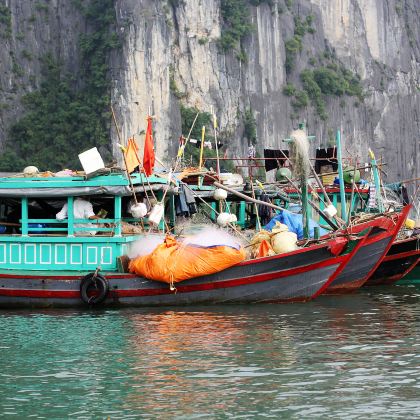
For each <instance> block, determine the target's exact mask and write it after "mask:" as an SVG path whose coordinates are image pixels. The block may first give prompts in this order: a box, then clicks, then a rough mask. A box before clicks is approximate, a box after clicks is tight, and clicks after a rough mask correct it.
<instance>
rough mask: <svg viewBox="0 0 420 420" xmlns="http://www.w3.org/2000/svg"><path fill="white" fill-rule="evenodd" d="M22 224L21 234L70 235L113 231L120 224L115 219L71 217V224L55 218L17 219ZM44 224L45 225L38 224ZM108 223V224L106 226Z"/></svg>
mask: <svg viewBox="0 0 420 420" xmlns="http://www.w3.org/2000/svg"><path fill="white" fill-rule="evenodd" d="M19 222H20V223H21V226H22V235H28V234H30V233H35V232H42V233H56V232H57V233H59V232H63V233H65V234H68V235H69V236H72V235H74V234H77V233H78V232H89V231H95V232H114V233H115V231H116V230H118V228H119V227H120V225H121V221H118V220H116V219H94V220H92V219H73V225H71V223H69V221H68V220H67V219H65V220H56V219H27V223H24V220H22V219H21V220H19ZM75 224H84V225H90V226H75ZM39 225H46V226H39ZM50 225H61V226H58V227H50ZM106 225H108V226H106Z"/></svg>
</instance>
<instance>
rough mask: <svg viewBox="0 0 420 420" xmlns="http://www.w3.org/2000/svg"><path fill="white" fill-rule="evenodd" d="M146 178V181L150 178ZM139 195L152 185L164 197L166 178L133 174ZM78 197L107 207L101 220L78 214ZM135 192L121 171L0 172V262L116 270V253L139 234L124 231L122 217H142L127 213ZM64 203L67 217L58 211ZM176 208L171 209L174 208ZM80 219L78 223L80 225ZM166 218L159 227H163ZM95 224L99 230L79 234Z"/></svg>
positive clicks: (27, 267) (26, 267) (24, 267)
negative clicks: (24, 175)
mask: <svg viewBox="0 0 420 420" xmlns="http://www.w3.org/2000/svg"><path fill="white" fill-rule="evenodd" d="M146 181H148V182H147V183H146ZM131 182H132V187H133V189H134V191H135V192H136V195H138V196H140V197H141V196H142V194H143V195H144V193H145V190H146V189H152V190H154V194H155V196H156V199H158V200H159V199H160V198H161V197H162V195H163V191H164V190H165V189H166V186H167V180H166V179H165V178H163V177H159V176H155V175H153V176H151V177H149V178H148V179H147V180H146V178H145V176H144V175H142V174H138V173H137V174H132V175H131ZM76 197H90V200H91V202H92V205H93V208H94V211H95V213H96V214H97V213H98V211H99V210H100V209H104V210H106V212H107V216H106V218H103V219H100V220H90V219H75V218H74V217H73V211H72V210H73V203H74V200H75V198H76ZM132 197H133V192H132V189H131V186H130V183H129V181H128V179H127V177H126V176H125V175H124V174H123V173H109V174H107V175H98V176H95V177H91V178H89V179H86V178H85V177H83V176H72V177H33V178H22V177H20V178H19V177H2V178H0V267H1V268H2V269H7V270H19V271H33V270H42V271H60V272H63V271H92V270H95V269H96V268H97V267H100V269H101V270H103V271H108V272H109V271H116V270H117V269H118V265H117V259H118V257H120V256H122V255H125V254H126V253H127V248H128V246H129V245H130V243H132V242H133V241H135V240H138V239H139V237H141V234H126V233H124V229H123V222H127V223H138V224H140V223H144V224H145V227H146V228H147V227H148V226H147V219H144V220H142V221H141V220H140V219H134V218H133V217H132V216H131V215H130V214H129V213H128V206H129V202H130V200H131V199H132ZM167 201H168V202H169V205H168V206H167V207H168V208H169V216H170V217H169V222H173V221H174V219H173V217H171V215H172V214H173V196H172V195H171V194H168V200H167ZM64 203H67V205H68V218H67V219H65V220H57V219H56V217H55V215H56V213H58V212H59V211H60V210H61V208H62V206H63V205H64ZM171 210H172V211H171ZM80 224H83V225H84V227H80ZM78 225H79V226H78ZM163 228H164V224H163V221H162V222H161V225H160V226H159V229H163ZM89 230H93V231H95V232H97V233H96V235H94V236H93V235H89V236H79V235H81V234H83V231H89Z"/></svg>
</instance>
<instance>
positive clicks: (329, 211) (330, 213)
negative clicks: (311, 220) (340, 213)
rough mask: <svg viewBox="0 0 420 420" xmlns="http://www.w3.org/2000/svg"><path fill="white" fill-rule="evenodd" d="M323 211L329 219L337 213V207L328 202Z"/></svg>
mask: <svg viewBox="0 0 420 420" xmlns="http://www.w3.org/2000/svg"><path fill="white" fill-rule="evenodd" d="M324 213H325V215H326V216H327V217H328V218H329V219H332V218H333V217H334V216H335V215H336V214H337V209H336V208H335V207H334V206H333V205H332V204H330V205H329V206H327V207H325V209H324Z"/></svg>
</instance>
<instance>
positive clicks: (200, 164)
mask: <svg viewBox="0 0 420 420" xmlns="http://www.w3.org/2000/svg"><path fill="white" fill-rule="evenodd" d="M205 134H206V127H205V126H204V125H203V127H202V128H201V147H200V162H199V164H198V169H200V170H201V167H202V166H203V153H204V138H205Z"/></svg>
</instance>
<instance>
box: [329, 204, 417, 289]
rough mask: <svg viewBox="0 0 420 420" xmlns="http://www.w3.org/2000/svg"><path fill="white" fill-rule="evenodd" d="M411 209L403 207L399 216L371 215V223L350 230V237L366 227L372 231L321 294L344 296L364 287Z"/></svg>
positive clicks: (390, 214)
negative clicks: (340, 294)
mask: <svg viewBox="0 0 420 420" xmlns="http://www.w3.org/2000/svg"><path fill="white" fill-rule="evenodd" d="M410 208H411V206H406V207H404V208H403V210H402V211H401V212H400V213H396V212H392V213H385V214H377V215H371V218H370V220H368V221H366V222H364V223H355V225H354V226H351V227H350V226H349V230H350V232H351V233H353V234H355V233H357V232H359V230H360V229H362V228H366V226H369V227H371V228H372V230H371V232H370V233H369V235H368V238H367V239H366V240H365V241H364V243H363V245H362V246H361V247H360V248H359V250H358V251H357V253H356V255H355V256H354V257H353V258H352V260H351V263H350V264H348V265H347V266H346V268H345V269H344V270H343V271H342V272H341V273H340V275H338V276H337V277H336V278H335V279H334V280H333V281H332V282H331V283H330V285H329V286H328V288H327V289H326V291H325V292H324V293H326V294H336V293H346V292H351V291H354V290H356V289H358V288H359V287H361V286H363V285H364V284H365V283H366V282H367V281H368V280H369V278H370V276H371V275H372V274H373V273H374V272H375V270H376V269H377V267H378V266H379V264H380V263H381V262H382V260H383V258H384V257H385V255H386V253H387V252H388V250H389V249H390V247H391V246H392V243H393V241H394V239H395V237H396V235H397V234H398V231H399V230H400V228H401V226H402V224H403V223H404V221H405V219H406V218H407V215H408V213H409V211H410Z"/></svg>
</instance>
